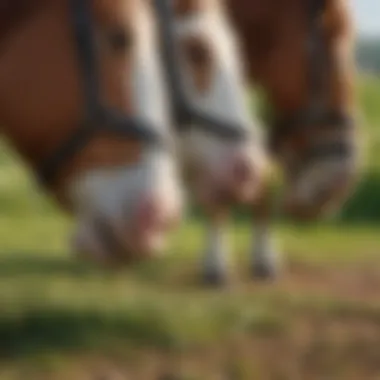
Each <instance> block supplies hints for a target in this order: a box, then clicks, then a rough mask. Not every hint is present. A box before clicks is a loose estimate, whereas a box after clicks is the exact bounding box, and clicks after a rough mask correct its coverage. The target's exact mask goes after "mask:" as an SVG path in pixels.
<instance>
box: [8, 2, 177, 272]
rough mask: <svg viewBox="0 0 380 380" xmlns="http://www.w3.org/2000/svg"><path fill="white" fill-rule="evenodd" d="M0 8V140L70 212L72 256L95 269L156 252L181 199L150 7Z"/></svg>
mask: <svg viewBox="0 0 380 380" xmlns="http://www.w3.org/2000/svg"><path fill="white" fill-rule="evenodd" d="M0 8H1V13H0V120H1V126H2V129H1V132H2V134H3V136H4V137H5V138H6V139H7V140H9V142H10V144H11V145H12V146H13V148H14V149H16V151H17V152H18V153H19V154H20V155H21V157H22V158H23V160H24V162H25V163H26V164H27V166H28V167H29V169H30V170H31V171H33V173H34V174H35V176H36V178H37V180H38V184H39V185H40V187H41V189H43V190H44V191H46V192H47V193H49V194H51V196H52V197H53V198H54V199H55V201H57V202H58V204H59V205H60V206H61V207H62V209H63V210H66V211H67V212H69V213H71V214H72V215H73V216H74V219H75V222H76V223H75V228H74V231H73V241H72V244H73V250H74V252H76V253H77V254H78V255H80V256H83V257H85V258H86V259H91V260H94V261H96V262H100V263H102V264H104V263H113V264H119V263H124V262H129V261H130V260H132V261H134V260H139V259H143V258H147V257H151V256H152V255H154V254H156V253H157V252H159V250H160V247H161V245H162V243H163V242H164V241H165V237H166V235H167V233H168V232H169V231H171V230H172V229H173V228H174V227H175V226H176V225H177V224H178V221H179V220H180V219H181V215H182V208H183V204H184V198H183V197H184V194H183V187H182V184H181V181H180V177H179V173H178V168H177V161H178V159H177V158H176V153H175V150H174V149H173V141H172V140H173V139H172V138H171V121H170V114H169V107H168V104H167V101H168V97H167V91H166V88H165V85H164V82H163V72H162V65H161V59H160V56H159V49H158V41H157V38H156V35H157V29H156V21H155V16H154V14H153V10H152V9H151V6H150V5H149V4H148V3H147V2H145V1H142V0H110V1H106V0H91V1H90V0H57V1H45V0H38V1H32V2H31V1H29V0H6V1H2V3H1V6H0Z"/></svg>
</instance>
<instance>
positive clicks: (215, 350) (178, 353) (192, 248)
mask: <svg viewBox="0 0 380 380" xmlns="http://www.w3.org/2000/svg"><path fill="white" fill-rule="evenodd" d="M7 170H8V171H9V172H6V171H7ZM5 172H6V175H7V181H5V182H4V184H3V185H4V186H3V192H2V193H1V198H0V203H2V204H4V209H5V211H4V215H3V216H0V311H1V313H0V359H1V361H0V380H24V379H28V380H45V379H46V380H50V379H52V380H60V379H62V380H66V379H67V380H77V379H78V380H86V379H89V380H90V379H91V380H92V379H94V380H118V379H136V380H139V379H141V380H145V379H146V380H156V379H161V380H164V379H177V380H185V379H186V380H189V379H194V380H195V379H199V380H201V379H207V380H213V379H226V380H229V379H232V380H233V379H236V380H245V379H247V380H248V379H249V380H251V379H259V380H266V379H276V380H277V379H279V380H280V379H281V380H282V379H284V380H285V379H291V380H295V379H302V380H303V379H308V380H309V379H344V380H350V379H358V380H359V379H360V380H363V379H366V380H367V379H368V380H371V379H379V378H380V328H379V325H380V298H379V297H378V293H379V291H380V255H379V253H380V240H379V237H378V233H379V231H378V229H377V228H376V227H368V226H354V227H353V226H342V225H337V226H331V225H330V226H309V227H305V226H304V227H302V228H301V227H299V226H298V227H296V226H293V227H291V226H289V225H288V226H278V227H277V230H278V234H279V240H280V241H281V242H282V246H283V248H284V252H286V255H285V256H284V258H285V259H286V260H285V266H284V272H283V275H282V277H281V278H280V279H279V280H278V282H277V283H274V284H270V283H267V284H260V283H257V282H253V281H251V280H250V277H249V270H248V266H247V265H246V264H247V256H246V255H244V252H245V251H246V249H247V246H248V240H249V235H250V233H249V232H250V229H249V226H248V225H247V224H246V223H240V224H238V225H235V226H234V227H233V228H231V238H232V239H233V240H234V242H235V243H236V248H235V258H236V268H235V270H236V276H235V278H234V279H233V281H232V283H231V286H230V287H228V288H227V289H224V290H212V289H203V288H202V287H201V285H200V283H199V280H198V278H199V277H198V275H199V273H198V272H199V268H198V260H199V251H200V247H201V242H202V228H201V224H200V223H199V222H196V221H193V222H188V223H187V224H186V225H184V226H183V227H182V229H181V230H180V231H178V232H177V233H176V234H175V235H174V236H173V241H172V244H171V247H170V250H169V252H168V254H167V256H166V257H163V258H161V259H159V260H157V261H154V262H150V263H146V264H142V265H139V266H137V267H135V268H132V269H129V270H125V271H118V272H117V273H111V272H105V271H102V270H100V269H99V268H95V267H92V266H89V265H86V264H83V263H79V262H77V261H75V260H74V259H73V258H72V257H71V256H70V252H68V250H67V248H66V247H65V242H66V237H67V234H68V232H69V227H70V223H69V221H68V220H66V218H64V217H63V216H62V215H60V214H59V213H57V212H56V210H54V209H53V208H52V207H51V206H50V205H49V204H47V203H46V202H45V201H44V200H43V199H42V198H41V197H40V196H38V195H37V194H36V195H33V194H35V193H33V192H31V191H30V189H29V186H30V185H29V184H27V183H28V182H27V181H26V180H25V182H22V183H23V184H21V183H20V178H21V177H22V176H24V174H22V173H21V171H20V169H19V168H18V167H14V166H11V167H8V168H7V169H6V170H5ZM12 181H14V182H17V184H18V185H17V191H18V192H19V193H17V191H16V188H14V182H12ZM23 181H24V180H23ZM7 188H8V190H9V188H13V189H14V190H13V191H7ZM23 191H27V192H28V194H29V196H25V197H21V192H23ZM16 199H17V201H16ZM20 199H23V201H21V200H20Z"/></svg>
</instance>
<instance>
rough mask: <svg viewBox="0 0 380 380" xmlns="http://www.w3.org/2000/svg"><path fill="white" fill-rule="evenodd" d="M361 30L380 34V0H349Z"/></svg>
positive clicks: (361, 31)
mask: <svg viewBox="0 0 380 380" xmlns="http://www.w3.org/2000/svg"><path fill="white" fill-rule="evenodd" d="M349 1H350V3H351V5H352V7H353V10H354V17H355V19H356V24H357V26H358V29H359V32H360V33H362V34H366V35H377V36H380V0H349Z"/></svg>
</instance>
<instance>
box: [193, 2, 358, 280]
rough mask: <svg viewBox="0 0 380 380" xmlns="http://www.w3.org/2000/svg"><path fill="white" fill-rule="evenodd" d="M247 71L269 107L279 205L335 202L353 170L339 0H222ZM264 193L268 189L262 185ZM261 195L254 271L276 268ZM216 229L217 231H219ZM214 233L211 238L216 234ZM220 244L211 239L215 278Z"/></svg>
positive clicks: (304, 213) (346, 17)
mask: <svg viewBox="0 0 380 380" xmlns="http://www.w3.org/2000/svg"><path fill="white" fill-rule="evenodd" d="M194 1H195V0H194ZM226 3H227V6H228V10H229V13H230V16H231V20H232V22H233V25H234V26H235V27H236V31H237V34H238V36H239V37H240V38H241V43H242V45H243V46H242V47H243V52H244V53H245V62H246V63H247V69H248V72H247V74H248V77H249V79H250V83H251V84H255V85H258V86H260V88H261V89H262V91H263V93H264V95H265V98H266V100H267V102H268V104H269V105H270V108H271V118H270V119H269V121H270V127H271V128H270V129H269V140H270V142H271V143H272V144H271V146H272V149H273V153H274V154H275V157H277V161H278V163H279V164H280V167H282V169H283V172H284V174H285V175H284V177H285V184H286V186H285V194H284V196H283V203H282V205H283V206H284V208H285V210H286V211H287V212H288V213H290V214H292V215H294V216H301V217H308V218H313V217H314V218H315V217H317V216H321V215H323V214H324V213H327V212H329V211H331V210H334V209H339V207H340V206H341V205H342V204H343V202H344V201H345V200H346V199H347V198H348V195H349V193H350V190H351V189H352V188H353V184H354V183H355V179H356V178H357V175H358V173H359V170H358V169H359V165H358V162H359V161H358V144H357V142H358V136H357V135H356V131H357V128H355V127H356V122H355V116H356V115H355V114H356V109H355V108H356V107H355V99H354V88H353V83H354V77H355V75H354V72H355V71H354V49H353V40H354V38H353V37H354V33H353V31H354V28H353V23H352V19H351V14H350V9H349V4H348V1H346V0H282V1H277V0H227V1H226ZM267 194H268V193H267ZM266 198H267V199H264V198H263V199H261V202H260V207H259V208H258V210H256V211H259V215H258V227H259V228H258V231H257V233H256V240H255V243H254V247H253V249H252V265H253V273H254V274H255V275H259V276H265V277H266V276H270V275H273V274H274V273H276V270H277V269H278V268H277V260H278V254H277V251H276V248H275V247H274V246H273V241H272V236H271V231H270V225H269V216H270V208H271V200H270V199H269V197H266ZM220 234H221V233H219V235H220ZM220 240H221V237H220V236H219V237H218V238H215V241H220ZM224 250H225V249H221V248H220V247H217V246H216V245H215V248H214V252H215V254H214V264H213V265H212V267H213V270H214V276H213V277H214V278H216V279H223V278H224V277H225V275H226V273H225V272H223V270H221V269H220V268H224V270H225V268H226V267H225V266H224V267H222V266H221V265H220V262H221V261H222V257H224V256H225V253H226V252H224Z"/></svg>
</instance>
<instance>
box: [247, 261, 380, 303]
mask: <svg viewBox="0 0 380 380" xmlns="http://www.w3.org/2000/svg"><path fill="white" fill-rule="evenodd" d="M254 286H255V287H259V288H261V289H262V288H264V287H268V288H271V289H275V288H277V289H281V290H284V291H285V292H289V293H292V294H299V293H301V294H320V295H323V294H325V295H328V296H329V297H333V298H342V299H346V300H351V301H360V302H363V301H366V302H370V301H374V302H379V300H380V266H379V265H378V264H377V265H374V266H371V265H370V264H368V265H365V266H364V265H362V266H360V267H355V266H353V265H342V266H340V267H333V266H327V265H312V264H306V263H300V262H293V263H290V264H289V265H288V266H287V267H285V269H284V273H283V275H282V277H281V278H279V279H278V280H277V281H275V282H273V283H272V284H266V283H261V284H260V283H259V282H258V281H255V283H254Z"/></svg>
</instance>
